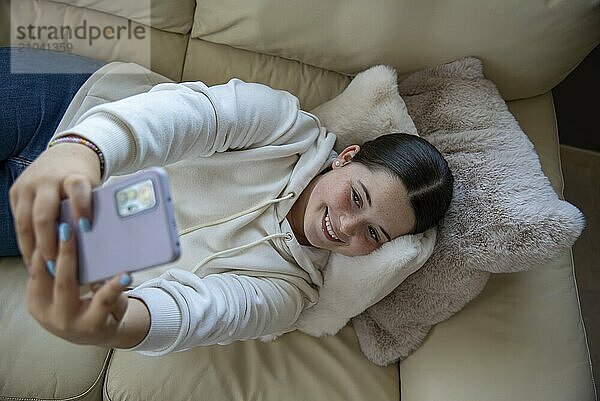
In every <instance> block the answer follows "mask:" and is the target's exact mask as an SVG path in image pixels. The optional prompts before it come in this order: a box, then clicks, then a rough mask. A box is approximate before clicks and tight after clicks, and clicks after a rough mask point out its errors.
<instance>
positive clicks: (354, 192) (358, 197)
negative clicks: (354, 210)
mask: <svg viewBox="0 0 600 401" xmlns="http://www.w3.org/2000/svg"><path fill="white" fill-rule="evenodd" d="M352 200H353V201H354V203H356V206H358V207H360V196H358V193H357V192H356V191H355V190H354V188H352Z"/></svg>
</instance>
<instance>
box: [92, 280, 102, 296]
mask: <svg viewBox="0 0 600 401" xmlns="http://www.w3.org/2000/svg"><path fill="white" fill-rule="evenodd" d="M102 284H104V281H98V282H96V283H92V284H90V290H91V291H92V292H93V293H94V294H95V293H96V292H98V290H99V289H100V288H102Z"/></svg>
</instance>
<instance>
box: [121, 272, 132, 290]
mask: <svg viewBox="0 0 600 401" xmlns="http://www.w3.org/2000/svg"><path fill="white" fill-rule="evenodd" d="M119 284H121V286H122V287H127V286H128V285H129V284H131V276H130V275H129V274H123V275H122V276H121V278H120V279H119Z"/></svg>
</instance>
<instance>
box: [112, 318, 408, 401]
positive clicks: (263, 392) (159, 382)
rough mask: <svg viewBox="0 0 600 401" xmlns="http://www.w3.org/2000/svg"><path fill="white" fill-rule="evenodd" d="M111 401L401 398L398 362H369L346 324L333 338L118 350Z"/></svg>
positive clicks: (361, 400)
mask: <svg viewBox="0 0 600 401" xmlns="http://www.w3.org/2000/svg"><path fill="white" fill-rule="evenodd" d="M104 396H105V399H108V400H111V401H122V400H131V399H135V400H146V401H164V400H169V401H178V400H210V401H247V400H261V401H270V400H273V401H281V400H285V401H304V400H327V401H352V400H356V401H365V400H377V401H397V400H398V399H399V397H400V396H399V388H398V369H397V365H390V366H388V367H385V368H382V367H379V366H376V365H374V364H372V363H371V362H369V361H368V360H367V359H366V358H365V357H364V356H363V354H362V352H361V351H360V349H359V347H358V341H357V339H356V335H355V334H354V331H353V330H352V328H351V327H350V326H346V327H345V328H344V329H342V330H341V331H340V333H339V334H338V335H336V336H334V337H327V338H322V339H316V338H314V337H310V336H308V335H306V334H302V333H300V332H293V333H288V334H285V335H283V336H282V337H281V338H279V339H278V340H277V341H275V342H271V343H262V342H260V341H257V340H255V341H244V342H235V343H233V344H230V345H226V346H211V347H197V348H193V349H190V350H188V351H185V352H180V353H174V354H169V355H166V356H163V357H146V356H141V355H139V354H137V353H134V352H127V351H115V354H114V356H113V358H112V360H111V362H110V366H109V368H108V372H107V376H106V383H105V386H104Z"/></svg>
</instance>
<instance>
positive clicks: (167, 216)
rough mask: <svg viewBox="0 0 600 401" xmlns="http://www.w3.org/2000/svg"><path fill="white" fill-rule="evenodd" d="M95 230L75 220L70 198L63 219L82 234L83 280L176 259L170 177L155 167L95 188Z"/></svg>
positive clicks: (79, 248)
mask: <svg viewBox="0 0 600 401" xmlns="http://www.w3.org/2000/svg"><path fill="white" fill-rule="evenodd" d="M92 210H93V219H92V221H91V226H92V228H91V231H89V232H83V231H81V230H80V229H79V225H78V224H77V222H75V221H74V220H73V217H72V215H71V208H70V204H69V200H68V199H66V200H64V201H62V202H61V205H60V217H59V223H58V224H60V223H63V222H67V223H69V224H70V225H71V228H72V230H73V231H74V232H75V236H76V238H77V253H78V255H77V256H78V259H79V270H78V279H79V283H80V284H81V285H83V284H88V283H92V282H95V281H101V280H106V279H110V278H112V277H114V276H115V275H117V274H119V273H121V272H124V271H128V272H134V271H137V270H142V269H147V268H149V267H153V266H157V265H161V264H165V263H170V262H174V261H176V260H177V259H178V258H179V256H180V254H181V250H180V245H179V235H178V231H177V223H176V222H175V214H174V212H173V203H172V201H171V193H170V190H169V180H168V176H167V173H166V172H165V170H164V169H162V168H159V167H152V168H149V169H146V170H142V171H139V172H137V173H135V174H132V175H130V176H127V177H125V178H123V179H121V180H119V181H117V182H113V183H109V184H106V185H103V186H101V187H98V188H95V189H94V190H93V191H92Z"/></svg>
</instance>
